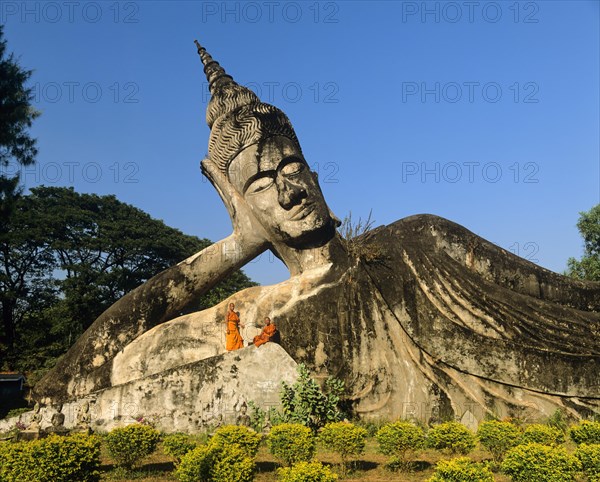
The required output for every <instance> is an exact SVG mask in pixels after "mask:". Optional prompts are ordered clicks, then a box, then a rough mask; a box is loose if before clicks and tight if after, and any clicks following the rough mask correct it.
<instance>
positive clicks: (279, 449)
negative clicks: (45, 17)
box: [267, 423, 316, 466]
mask: <svg viewBox="0 0 600 482" xmlns="http://www.w3.org/2000/svg"><path fill="white" fill-rule="evenodd" d="M267 442H268V445H269V450H270V452H271V454H272V455H273V456H274V457H276V458H278V459H279V460H281V461H282V462H283V463H284V464H285V465H288V466H290V465H293V464H295V463H297V462H308V461H310V460H312V458H313V457H314V456H315V449H316V443H315V437H314V435H313V432H312V430H311V429H310V428H308V427H306V426H304V425H302V424H300V423H282V424H280V425H275V426H274V427H273V428H272V429H271V431H270V432H269V437H268V439H267Z"/></svg>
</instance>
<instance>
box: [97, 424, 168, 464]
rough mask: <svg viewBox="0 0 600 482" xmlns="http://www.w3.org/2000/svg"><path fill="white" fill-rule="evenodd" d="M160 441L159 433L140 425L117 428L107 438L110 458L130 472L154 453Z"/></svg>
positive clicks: (149, 427)
mask: <svg viewBox="0 0 600 482" xmlns="http://www.w3.org/2000/svg"><path fill="white" fill-rule="evenodd" d="M159 439H160V434H159V433H158V431H156V430H155V429H154V428H152V427H151V426H149V425H142V424H139V423H135V424H132V425H127V426H126V427H119V428H115V429H113V430H111V431H110V432H109V433H108V434H106V436H105V441H106V448H107V449H108V453H109V454H110V456H111V457H112V458H113V459H114V460H115V462H116V463H117V465H118V466H120V467H124V468H125V469H128V470H130V469H131V468H132V467H133V466H134V465H136V464H138V463H139V462H141V460H142V459H143V458H144V457H147V456H148V455H150V454H151V453H152V452H154V450H155V449H156V445H157V444H158V441H159Z"/></svg>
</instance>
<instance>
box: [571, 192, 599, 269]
mask: <svg viewBox="0 0 600 482" xmlns="http://www.w3.org/2000/svg"><path fill="white" fill-rule="evenodd" d="M577 229H579V232H580V233H581V236H582V237H583V256H582V257H581V259H580V260H579V261H578V260H576V259H575V258H569V260H568V262H567V263H568V270H567V273H568V274H569V276H572V277H573V278H577V279H582V280H591V281H600V204H598V205H597V206H594V207H593V208H592V209H590V210H589V211H587V212H581V213H579V221H578V222H577Z"/></svg>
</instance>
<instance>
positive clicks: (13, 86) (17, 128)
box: [0, 25, 39, 167]
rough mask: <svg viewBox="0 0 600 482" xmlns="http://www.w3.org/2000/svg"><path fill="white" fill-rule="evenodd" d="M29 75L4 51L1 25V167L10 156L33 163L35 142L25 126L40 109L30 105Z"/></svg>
mask: <svg viewBox="0 0 600 482" xmlns="http://www.w3.org/2000/svg"><path fill="white" fill-rule="evenodd" d="M31 74H32V71H31V70H26V69H23V68H22V67H21V66H20V65H19V62H18V60H17V59H15V56H14V54H13V53H10V54H9V53H8V52H7V42H6V40H5V39H4V26H3V25H0V167H6V166H7V165H8V164H9V162H10V161H11V160H13V159H14V160H16V161H17V162H18V163H19V164H21V165H23V166H27V165H30V164H33V163H34V162H35V156H36V154H37V149H36V146H35V144H36V141H35V139H33V138H32V137H31V136H30V135H29V132H28V129H29V128H30V127H31V124H32V122H33V120H34V119H35V118H36V117H38V116H39V112H38V111H36V110H35V109H34V108H33V106H32V105H31V102H32V101H33V88H31V87H29V88H28V87H27V86H26V83H27V81H28V80H29V78H30V77H31Z"/></svg>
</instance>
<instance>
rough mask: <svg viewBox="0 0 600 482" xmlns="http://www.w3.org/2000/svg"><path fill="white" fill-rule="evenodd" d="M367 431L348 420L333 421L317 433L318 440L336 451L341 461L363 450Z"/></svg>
mask: <svg viewBox="0 0 600 482" xmlns="http://www.w3.org/2000/svg"><path fill="white" fill-rule="evenodd" d="M366 440H367V431H366V430H365V429H364V428H362V427H358V426H356V425H354V424H352V423H349V422H333V423H328V424H327V425H325V426H324V427H323V428H322V429H321V432H320V433H319V442H320V443H321V444H322V445H323V446H324V447H325V448H327V449H329V450H331V451H333V452H335V453H337V454H338V455H339V456H340V457H341V459H342V463H346V461H347V460H348V459H349V458H350V457H356V456H358V455H360V454H362V453H363V452H364V451H365V443H366Z"/></svg>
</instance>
